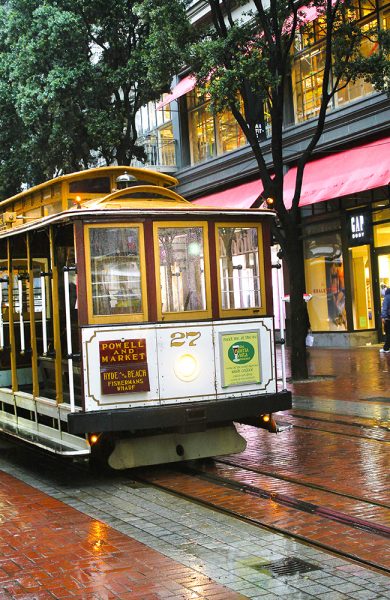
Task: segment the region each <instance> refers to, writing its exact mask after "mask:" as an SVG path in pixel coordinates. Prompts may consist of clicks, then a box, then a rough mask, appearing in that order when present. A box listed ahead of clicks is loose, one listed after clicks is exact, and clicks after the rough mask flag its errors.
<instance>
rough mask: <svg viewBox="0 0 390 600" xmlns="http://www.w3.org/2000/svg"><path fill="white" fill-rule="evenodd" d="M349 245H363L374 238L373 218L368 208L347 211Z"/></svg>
mask: <svg viewBox="0 0 390 600" xmlns="http://www.w3.org/2000/svg"><path fill="white" fill-rule="evenodd" d="M347 230H348V245H349V246H363V245H364V244H369V243H370V242H371V239H372V218H371V212H370V211H368V210H359V211H357V210H356V211H355V210H354V211H350V212H347Z"/></svg>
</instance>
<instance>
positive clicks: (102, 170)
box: [0, 165, 179, 207]
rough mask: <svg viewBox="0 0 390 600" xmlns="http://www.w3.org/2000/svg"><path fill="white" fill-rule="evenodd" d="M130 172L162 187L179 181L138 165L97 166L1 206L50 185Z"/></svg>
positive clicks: (42, 185)
mask: <svg viewBox="0 0 390 600" xmlns="http://www.w3.org/2000/svg"><path fill="white" fill-rule="evenodd" d="M125 172H126V173H128V175H130V176H132V177H134V178H135V179H139V180H140V181H142V183H144V182H148V183H150V184H151V185H157V186H161V187H171V186H174V185H177V184H178V183H179V182H178V180H177V179H176V178H175V177H171V176H170V175H166V174H165V173H160V172H158V171H152V170H150V169H139V168H136V167H129V166H126V165H124V166H114V167H96V168H94V169H86V170H85V171H77V172H75V173H68V174H66V175H60V176H59V177H55V178H54V179H50V180H49V181H45V182H44V183H40V184H38V185H36V186H34V187H31V188H28V189H26V190H24V191H23V192H19V193H18V194H15V195H14V196H11V197H10V198H7V199H6V200H3V201H1V202H0V207H3V206H5V205H7V204H8V203H10V202H13V201H15V200H20V199H22V198H24V197H25V196H29V195H30V194H34V193H35V192H37V191H40V190H43V189H44V188H47V187H50V186H51V185H54V184H58V183H62V182H67V183H72V182H73V181H77V180H80V179H90V178H93V177H100V176H104V175H106V176H110V175H112V174H113V173H118V175H120V174H124V173H125Z"/></svg>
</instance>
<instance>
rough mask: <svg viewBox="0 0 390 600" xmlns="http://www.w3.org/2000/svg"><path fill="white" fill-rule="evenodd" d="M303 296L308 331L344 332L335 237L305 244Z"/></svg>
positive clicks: (341, 282)
mask: <svg viewBox="0 0 390 600" xmlns="http://www.w3.org/2000/svg"><path fill="white" fill-rule="evenodd" d="M304 252H305V279H306V292H307V293H308V294H311V296H312V297H311V299H310V300H309V302H308V311H309V319H310V327H311V329H312V331H346V329H347V316H346V310H345V282H344V262H343V255H342V251H341V237H340V234H339V233H329V234H325V235H319V236H317V237H316V238H315V239H310V240H305V243H304Z"/></svg>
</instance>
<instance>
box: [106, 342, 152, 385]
mask: <svg viewBox="0 0 390 600" xmlns="http://www.w3.org/2000/svg"><path fill="white" fill-rule="evenodd" d="M99 354H100V383H101V389H102V394H128V393H129V392H148V391H149V390H150V385H149V373H148V363H147V358H146V340H145V339H138V338H137V339H133V340H108V341H104V342H99Z"/></svg>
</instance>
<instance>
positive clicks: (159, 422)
mask: <svg viewBox="0 0 390 600" xmlns="http://www.w3.org/2000/svg"><path fill="white" fill-rule="evenodd" d="M291 406H292V399H291V392H289V391H287V390H285V391H282V392H278V393H275V394H262V395H261V396H246V397H241V398H234V399H228V400H213V401H205V402H192V403H185V404H184V403H183V404H174V405H172V404H166V405H163V406H161V405H159V406H145V407H140V408H127V409H115V410H104V411H91V412H77V413H70V414H69V415H68V429H69V433H73V434H81V433H91V432H97V431H98V432H105V431H110V432H114V431H131V432H137V431H147V430H171V431H179V432H183V433H186V432H191V431H201V430H202V429H206V428H207V427H208V426H210V425H217V424H221V423H231V422H233V421H235V422H237V423H245V424H247V425H253V426H255V427H263V425H262V423H261V422H260V418H259V417H260V416H261V415H264V414H271V413H274V412H277V411H279V410H288V409H289V408H291Z"/></svg>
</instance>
